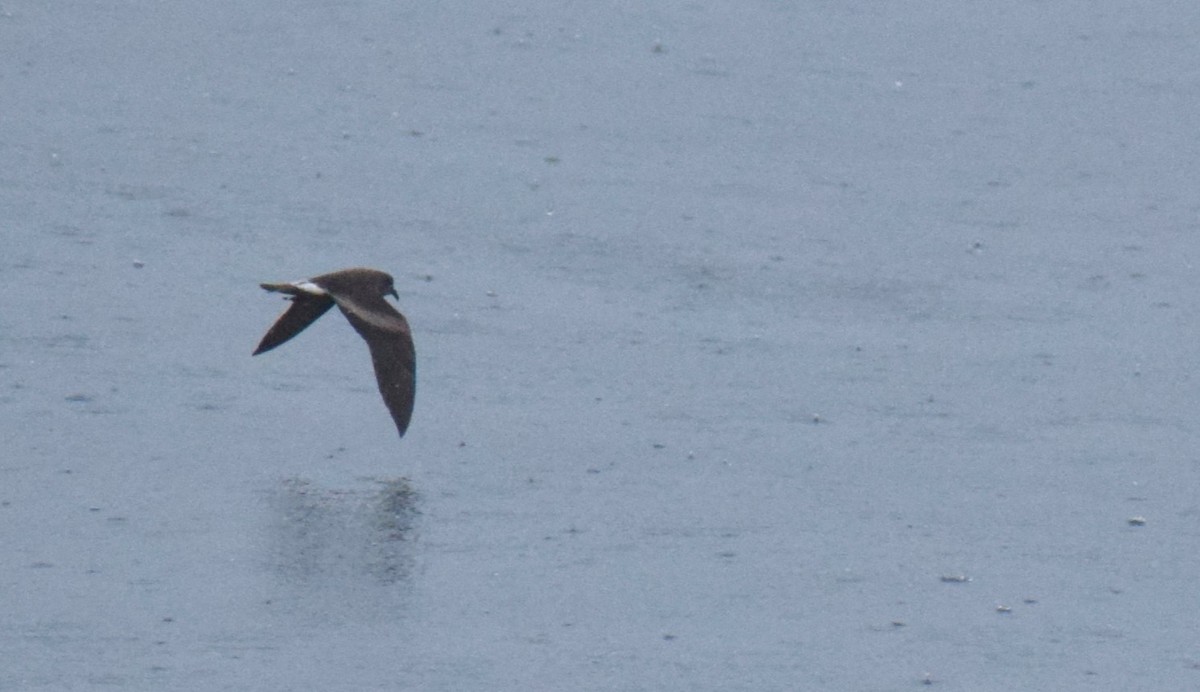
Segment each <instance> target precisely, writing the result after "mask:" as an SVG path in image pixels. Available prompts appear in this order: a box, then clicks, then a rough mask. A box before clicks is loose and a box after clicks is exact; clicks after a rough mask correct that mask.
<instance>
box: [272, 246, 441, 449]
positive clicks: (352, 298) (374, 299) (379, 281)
mask: <svg viewBox="0 0 1200 692" xmlns="http://www.w3.org/2000/svg"><path fill="white" fill-rule="evenodd" d="M261 286H262V287H263V288H265V289H266V290H268V291H274V292H276V293H286V294H288V295H289V296H291V298H289V300H291V301H292V305H291V306H290V307H289V308H288V309H287V311H286V312H284V313H283V314H282V315H280V316H279V319H278V320H276V321H275V324H273V325H271V328H270V329H268V330H267V333H266V334H265V335H264V336H263V338H262V341H260V342H259V344H258V348H256V349H254V354H253V355H256V356H257V355H258V354H260V353H264V352H266V351H270V350H271V349H273V348H275V347H276V346H279V345H280V344H282V343H284V342H285V341H287V340H288V339H291V338H292V337H294V336H296V335H297V334H299V333H300V332H302V331H304V329H305V328H306V327H308V325H310V324H312V323H313V322H315V321H316V320H317V318H319V317H320V316H321V315H324V314H325V313H326V312H327V311H328V310H329V308H331V307H333V306H334V305H337V306H338V308H339V309H340V310H341V311H342V314H343V315H345V316H346V319H348V320H350V324H351V325H352V326H353V327H354V329H355V331H357V332H358V333H359V335H360V336H362V338H363V339H364V340H366V342H367V348H369V349H370V350H371V362H372V363H373V364H374V366H375V380H376V381H377V382H378V383H379V393H380V394H382V395H383V403H384V404H386V405H387V407H388V411H390V412H391V414H392V420H393V421H395V422H396V429H397V430H398V431H400V436H401V437H403V436H404V431H405V430H407V429H408V422H409V420H410V419H411V418H412V411H413V397H414V395H415V393H416V382H417V378H416V376H417V364H416V363H417V356H416V350H415V349H414V348H413V341H412V332H411V331H409V328H408V321H407V320H405V319H404V315H401V314H400V313H399V312H398V311H397V310H396V308H394V307H392V305H391V303H389V302H387V301H386V300H384V296H387V295H391V296H392V297H396V298H398V297H399V296H397V295H396V288H395V285H394V282H393V281H392V277H391V275H390V274H387V273H385V272H381V271H379V270H377V269H366V268H363V267H358V268H355V269H342V270H340V271H336V272H330V273H328V274H322V275H321V276H317V277H313V278H311V279H309V280H307V281H297V282H294V283H280V284H261Z"/></svg>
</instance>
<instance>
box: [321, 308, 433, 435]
mask: <svg viewBox="0 0 1200 692" xmlns="http://www.w3.org/2000/svg"><path fill="white" fill-rule="evenodd" d="M333 299H334V301H336V302H337V305H338V307H339V308H341V310H342V314H344V315H345V316H346V319H348V320H350V324H351V325H352V326H353V327H354V330H355V331H357V332H358V333H359V335H361V336H362V338H363V339H364V340H366V342H367V347H368V348H370V349H371V363H372V364H374V366H375V380H376V381H377V382H378V383H379V393H380V394H382V395H383V403H384V404H386V405H387V407H388V411H390V412H391V414H392V420H393V421H395V422H396V429H397V430H398V431H399V432H400V436H401V437H403V436H404V431H405V430H407V429H408V422H409V420H411V419H412V412H413V398H414V396H415V395H416V386H417V355H416V350H415V349H414V347H413V340H412V333H411V332H410V331H409V329H408V322H407V321H406V320H405V319H404V315H401V314H400V313H399V312H398V311H397V310H396V309H395V308H393V307H392V306H391V304H389V303H388V302H387V301H386V300H384V299H383V297H382V296H367V297H362V296H344V295H334V296H333Z"/></svg>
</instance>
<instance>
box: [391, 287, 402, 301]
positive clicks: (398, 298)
mask: <svg viewBox="0 0 1200 692" xmlns="http://www.w3.org/2000/svg"><path fill="white" fill-rule="evenodd" d="M388 295H390V296H391V297H393V298H395V299H396V300H400V294H399V293H396V289H394V288H393V289H392V290H390V291H388Z"/></svg>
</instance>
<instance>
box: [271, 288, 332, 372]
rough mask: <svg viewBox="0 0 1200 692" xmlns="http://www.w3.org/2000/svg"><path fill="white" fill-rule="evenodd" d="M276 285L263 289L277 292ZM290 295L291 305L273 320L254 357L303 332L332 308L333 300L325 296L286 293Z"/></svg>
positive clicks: (298, 292) (300, 292) (296, 292)
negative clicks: (273, 322)
mask: <svg viewBox="0 0 1200 692" xmlns="http://www.w3.org/2000/svg"><path fill="white" fill-rule="evenodd" d="M277 286H278V285H276V284H263V288H266V289H267V290H268V291H279V290H280V289H279V288H278V287H277ZM286 292H289V293H292V297H291V298H290V300H291V301H292V304H291V305H290V306H289V307H288V309H287V310H286V311H285V312H284V313H283V314H282V315H280V316H279V319H277V320H275V324H273V325H271V328H270V329H268V330H267V333H266V334H265V335H264V336H263V338H262V341H260V342H258V348H256V349H254V355H256V356H257V355H258V354H260V353H263V352H265V351H270V350H271V349H273V348H275V347H276V346H278V345H280V344H282V343H283V342H285V341H287V340H288V339H290V338H292V337H293V336H296V335H297V334H299V333H300V332H302V331H304V328H305V327H307V326H308V325H310V324H312V323H313V322H315V321H316V320H317V318H318V317H320V316H321V315H324V314H325V312H326V311H327V310H329V308H331V307H333V299H332V298H330V297H329V296H327V295H314V294H312V293H305V292H303V291H295V292H292V291H286Z"/></svg>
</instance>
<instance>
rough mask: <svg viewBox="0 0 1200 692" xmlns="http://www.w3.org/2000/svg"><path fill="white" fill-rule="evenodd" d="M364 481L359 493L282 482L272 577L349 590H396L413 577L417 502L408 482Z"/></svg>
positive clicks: (309, 483)
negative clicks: (352, 586)
mask: <svg viewBox="0 0 1200 692" xmlns="http://www.w3.org/2000/svg"><path fill="white" fill-rule="evenodd" d="M361 480H362V481H363V482H364V485H363V487H360V488H354V489H338V488H323V487H319V486H317V485H316V484H315V483H314V482H312V481H309V480H306V479H303V478H288V479H285V480H284V481H283V482H282V483H281V485H280V487H279V488H278V492H277V493H276V498H277V500H278V504H279V508H278V512H277V513H276V515H275V516H276V518H277V520H278V527H277V531H276V532H275V534H276V541H275V548H274V551H273V553H274V555H273V557H272V570H273V571H274V572H275V573H276V574H277V575H278V576H279V577H280V578H281V579H282V580H283V581H285V582H287V583H292V584H296V585H299V584H301V583H308V584H309V585H310V586H313V587H317V588H319V586H320V585H321V584H326V585H329V586H336V587H337V588H345V587H346V586H347V582H359V583H361V582H363V581H368V582H373V583H375V584H377V585H390V584H396V583H397V582H403V581H404V580H405V579H407V578H408V576H409V575H410V574H411V573H412V569H413V562H414V558H413V551H414V549H415V543H416V540H417V532H416V522H417V519H418V517H419V516H420V512H419V511H418V509H417V507H418V504H419V495H418V494H417V492H416V491H415V490H414V489H413V488H412V486H411V484H410V483H409V481H408V479H406V478H364V479H361ZM364 578H365V579H364Z"/></svg>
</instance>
